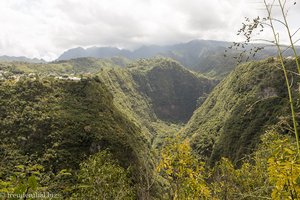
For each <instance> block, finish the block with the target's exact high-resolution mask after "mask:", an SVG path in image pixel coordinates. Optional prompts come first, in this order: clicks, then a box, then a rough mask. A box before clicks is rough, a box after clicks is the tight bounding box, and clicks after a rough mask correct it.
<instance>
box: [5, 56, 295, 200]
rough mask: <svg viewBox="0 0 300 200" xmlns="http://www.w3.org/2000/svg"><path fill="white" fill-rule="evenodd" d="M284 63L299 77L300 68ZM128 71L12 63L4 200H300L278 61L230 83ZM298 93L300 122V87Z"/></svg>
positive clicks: (169, 71)
mask: <svg viewBox="0 0 300 200" xmlns="http://www.w3.org/2000/svg"><path fill="white" fill-rule="evenodd" d="M284 62H285V64H286V66H288V69H292V68H294V60H293V59H286V60H285V61H284ZM125 63H127V61H126V60H123V59H122V58H115V60H114V61H113V60H110V61H108V60H103V59H94V58H81V59H74V60H68V61H58V62H55V63H48V64H28V63H20V62H13V63H7V62H5V63H1V73H2V74H4V78H3V80H1V82H0V141H1V143H0V159H1V162H0V178H1V181H0V193H4V194H33V193H35V192H50V193H53V194H56V195H58V199H62V198H69V199H72V198H73V199H74V198H75V199H93V198H96V199H101V200H102V199H180V200H181V199H182V200H183V199H184V200H186V199H191V200H192V199H243V198H244V199H257V198H256V197H261V198H269V197H271V196H272V197H274V198H275V197H276V198H277V197H278V196H280V198H283V199H284V198H290V197H295V196H296V195H297V194H299V190H300V189H299V188H300V186H299V185H300V184H299V183H298V182H299V177H298V176H299V175H298V172H299V170H300V165H299V159H298V157H297V154H296V145H295V141H294V139H293V138H292V137H290V133H291V132H292V131H290V125H291V118H290V115H289V106H288V99H287V92H286V89H285V85H284V77H283V76H282V74H281V73H282V72H281V70H280V68H279V67H278V60H276V59H274V58H269V59H267V60H263V61H258V62H248V63H244V64H242V65H240V66H238V67H237V68H236V69H235V70H234V71H232V73H231V74H229V75H228V76H227V77H226V78H225V79H224V80H223V81H221V82H220V83H218V81H216V80H214V79H210V78H207V77H205V76H203V75H201V74H198V73H195V72H192V71H189V70H187V69H186V68H184V67H183V66H182V65H180V64H179V63H178V62H177V61H174V60H171V59H168V58H162V57H157V58H154V59H141V60H138V61H135V62H128V63H127V64H126V67H124V65H125ZM120 66H122V67H120ZM64 76H66V77H69V80H68V78H64ZM72 77H76V78H77V79H72ZM291 78H292V76H291ZM298 79H299V78H298V77H297V76H293V80H294V81H295V82H297V81H298ZM293 91H296V93H295V96H294V98H295V99H297V104H296V109H297V110H296V111H297V113H298V112H299V103H298V101H299V94H298V93H297V91H298V86H297V85H296V84H295V85H293ZM190 117H191V119H190ZM180 129H181V130H180ZM275 130H276V131H275ZM266 131H268V134H266V135H264V133H265V132H266ZM177 133H180V134H179V135H178V134H177ZM282 133H284V134H285V135H282ZM175 136H176V137H175ZM291 167H292V168H294V169H295V170H294V171H292V172H290V171H289V170H288V169H289V168H291ZM100 194H101V196H100ZM29 199H30V198H29ZM294 199H296V198H294Z"/></svg>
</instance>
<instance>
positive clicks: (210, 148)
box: [182, 58, 297, 163]
mask: <svg viewBox="0 0 300 200" xmlns="http://www.w3.org/2000/svg"><path fill="white" fill-rule="evenodd" d="M285 62H286V63H287V65H288V66H289V68H291V67H293V66H294V62H293V61H292V60H286V61H285ZM278 67H279V65H278V62H277V61H276V60H274V59H273V58H270V59H267V60H264V61H259V62H249V63H245V64H242V65H240V66H239V67H238V68H237V69H235V70H234V71H233V72H232V73H231V74H230V75H229V76H228V77H227V78H225V79H224V80H223V81H222V82H221V83H220V84H219V85H218V86H217V87H216V88H215V89H214V90H213V92H212V93H211V94H210V95H209V97H208V98H207V99H206V101H205V102H204V103H203V104H202V105H201V106H200V107H199V108H198V109H197V110H196V111H195V113H194V115H193V117H192V118H191V120H190V121H189V123H188V124H187V125H186V127H185V128H184V129H183V130H182V132H183V134H185V135H186V136H188V137H192V139H191V143H192V146H193V149H194V150H195V151H196V152H197V153H198V154H199V155H205V156H206V157H208V158H209V159H210V161H211V162H212V163H214V162H215V161H217V160H219V159H220V158H221V156H225V157H229V158H230V159H232V160H234V162H238V161H239V160H240V159H241V158H242V157H243V156H244V155H245V154H249V153H250V152H251V151H253V149H255V147H256V145H257V144H258V141H259V137H260V135H261V134H263V133H264V132H265V130H267V129H268V128H269V126H270V125H274V124H276V123H277V122H278V121H279V119H280V118H282V117H288V116H289V107H288V97H287V92H286V89H285V85H284V77H283V76H282V74H281V70H280V69H279V68H278ZM294 78H295V81H296V79H297V77H294ZM294 89H296V85H294ZM289 120H290V119H287V121H289Z"/></svg>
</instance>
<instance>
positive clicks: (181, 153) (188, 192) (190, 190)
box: [157, 136, 210, 200]
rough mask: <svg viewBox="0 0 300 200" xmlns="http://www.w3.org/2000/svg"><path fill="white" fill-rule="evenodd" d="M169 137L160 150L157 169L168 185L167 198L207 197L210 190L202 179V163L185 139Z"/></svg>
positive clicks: (186, 199) (180, 199)
mask: <svg viewBox="0 0 300 200" xmlns="http://www.w3.org/2000/svg"><path fill="white" fill-rule="evenodd" d="M180 141H181V139H180V137H179V136H177V137H175V138H174V139H169V141H167V144H166V146H165V147H164V148H163V149H162V151H161V160H160V162H159V164H158V166H157V171H158V172H159V173H160V174H161V175H162V176H163V177H164V178H165V179H166V180H167V182H168V184H169V186H170V192H169V193H170V194H169V198H168V199H173V200H175V199H176V200H188V199H193V200H194V199H208V198H209V197H210V191H209V189H208V187H207V185H206V183H205V180H204V163H202V162H199V160H198V159H197V158H196V157H195V156H194V155H193V154H192V150H191V147H190V145H189V142H188V141H187V140H184V141H183V142H180Z"/></svg>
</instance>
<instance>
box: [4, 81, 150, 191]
mask: <svg viewBox="0 0 300 200" xmlns="http://www.w3.org/2000/svg"><path fill="white" fill-rule="evenodd" d="M0 91H1V92H0V95H1V98H0V100H1V104H0V105H1V112H0V119H1V120H0V130H1V135H0V136H1V155H0V156H1V162H0V166H1V167H0V168H1V174H0V176H1V180H2V181H7V182H6V184H8V188H7V190H8V191H10V190H11V191H14V190H15V189H19V190H22V185H21V182H19V181H25V180H26V179H27V178H28V177H29V176H30V175H28V174H26V173H25V174H24V175H25V177H19V176H17V174H18V173H20V172H22V170H25V171H26V170H33V169H34V167H33V166H40V167H39V168H38V169H39V170H40V171H42V172H41V173H42V175H41V174H37V175H36V176H37V178H39V182H40V185H38V187H39V188H38V190H40V191H48V192H53V191H56V192H59V194H60V195H62V196H65V197H67V196H69V195H71V194H72V193H77V192H78V189H77V187H78V185H76V184H79V181H78V179H77V178H76V173H77V171H78V170H79V168H80V164H81V163H82V162H83V161H84V160H86V159H87V158H88V157H89V155H93V154H95V153H97V152H99V151H100V152H101V151H104V150H106V151H108V152H109V153H110V154H111V155H112V158H111V159H113V160H117V165H119V166H120V167H121V169H123V170H125V171H126V170H127V168H128V167H129V166H131V168H132V171H131V172H128V175H126V176H125V178H126V179H128V181H129V180H132V183H131V184H130V185H131V186H130V187H132V188H133V189H130V188H129V189H130V190H132V191H133V193H132V194H133V195H134V194H137V193H138V192H141V189H138V186H140V187H141V186H142V185H143V184H144V183H143V180H144V178H143V177H144V172H145V171H152V170H153V162H152V161H151V160H152V155H151V150H150V144H149V143H148V142H147V140H146V138H145V137H144V136H143V135H141V130H140V128H138V127H136V126H135V125H134V124H133V123H132V122H130V120H129V119H128V118H127V117H126V116H125V115H124V114H122V113H121V112H120V111H119V110H118V109H117V108H116V107H115V106H114V105H113V103H112V102H113V96H112V95H111V93H110V92H109V91H108V90H107V88H106V87H105V85H104V84H103V83H101V81H100V80H99V79H98V78H92V79H84V80H81V81H78V82H76V81H65V80H63V81H60V80H54V79H53V78H52V79H51V78H43V79H40V80H38V79H37V80H24V81H18V82H15V81H7V82H4V83H1V89H0ZM62 170H66V171H67V172H68V173H70V175H67V177H60V175H59V174H60V172H61V171H62ZM107 170H108V169H107ZM137 172H138V173H137ZM22 173H23V172H22ZM116 173H117V172H116ZM27 176H28V177H27ZM39 176H48V177H49V179H44V177H39ZM57 176H59V177H57ZM13 178H17V179H16V180H15V179H13ZM21 178H22V179H21ZM147 178H149V177H147ZM150 178H151V175H150ZM108 181H109V180H108ZM2 183H5V182H2ZM106 184H107V183H106ZM25 189H26V188H25ZM127 189H128V188H127ZM2 192H3V190H2Z"/></svg>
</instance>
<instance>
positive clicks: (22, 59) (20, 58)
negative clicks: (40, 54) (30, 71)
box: [0, 55, 45, 63]
mask: <svg viewBox="0 0 300 200" xmlns="http://www.w3.org/2000/svg"><path fill="white" fill-rule="evenodd" d="M0 61H4V62H13V61H19V62H28V63H44V62H45V61H44V60H43V59H38V58H27V57H24V56H18V57H15V56H5V55H4V56H0Z"/></svg>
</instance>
